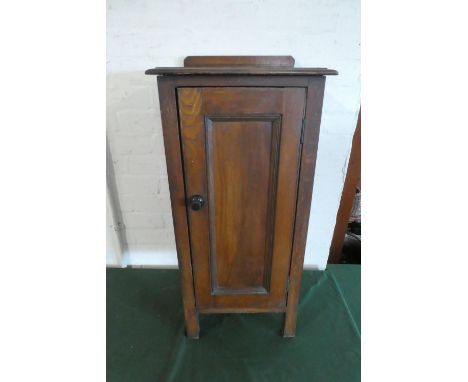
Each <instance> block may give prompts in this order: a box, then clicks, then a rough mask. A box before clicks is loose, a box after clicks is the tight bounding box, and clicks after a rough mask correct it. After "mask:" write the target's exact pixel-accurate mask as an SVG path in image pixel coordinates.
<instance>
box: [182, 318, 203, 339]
mask: <svg viewBox="0 0 468 382" xmlns="http://www.w3.org/2000/svg"><path fill="white" fill-rule="evenodd" d="M199 334H200V325H199V323H198V314H197V313H195V314H192V315H190V317H187V316H186V317H185V335H186V336H187V337H188V338H190V339H194V340H197V339H198V338H199Z"/></svg>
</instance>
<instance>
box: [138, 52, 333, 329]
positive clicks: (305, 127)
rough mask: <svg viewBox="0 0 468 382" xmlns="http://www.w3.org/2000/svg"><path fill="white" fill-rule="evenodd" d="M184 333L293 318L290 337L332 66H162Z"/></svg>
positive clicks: (204, 59) (194, 62)
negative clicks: (213, 320)
mask: <svg viewBox="0 0 468 382" xmlns="http://www.w3.org/2000/svg"><path fill="white" fill-rule="evenodd" d="M146 74H150V75H158V76H159V77H158V87H159V101H160V106H161V119H162V124H163V135H164V145H165V151H166V159H167V170H168V176H169V187H170V194H171V203H172V214H173V220H174V230H175V236H176V245H177V255H178V261H179V269H180V272H181V279H182V280H181V281H182V295H183V304H184V314H185V323H186V334H187V336H188V337H191V338H198V336H199V324H198V313H241V312H248V313H256V312H283V313H285V323H284V332H283V334H284V336H285V337H292V336H294V335H295V330H296V316H297V306H298V299H299V289H300V285H301V275H302V268H303V261H304V250H305V243H306V235H307V226H308V221H309V211H310V201H311V197H312V186H313V179H314V171H315V161H316V154H317V144H318V137H319V127H320V117H321V110H322V101H323V92H324V87H325V76H326V75H336V74H338V73H337V72H336V71H335V70H330V69H325V68H294V58H293V57H291V56H244V57H243V56H224V57H223V56H219V57H211V56H199V57H187V58H186V59H185V61H184V67H181V68H155V69H149V70H147V71H146Z"/></svg>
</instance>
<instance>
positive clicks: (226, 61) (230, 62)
mask: <svg viewBox="0 0 468 382" xmlns="http://www.w3.org/2000/svg"><path fill="white" fill-rule="evenodd" d="M184 66H185V67H200V66H201V67H207V66H230V67H232V66H280V67H288V68H292V67H294V57H292V56H188V57H185V60H184Z"/></svg>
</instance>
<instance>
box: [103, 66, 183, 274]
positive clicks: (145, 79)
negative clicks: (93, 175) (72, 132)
mask: <svg viewBox="0 0 468 382" xmlns="http://www.w3.org/2000/svg"><path fill="white" fill-rule="evenodd" d="M106 88H107V139H108V144H109V151H110V157H111V160H110V161H109V162H110V165H111V166H113V169H111V170H110V171H109V173H112V172H113V173H114V180H115V185H114V187H113V190H112V192H113V194H114V195H113V197H114V198H115V200H117V203H115V205H116V206H117V208H118V209H119V211H117V214H118V215H119V214H120V215H121V217H122V219H123V223H124V226H125V228H124V232H123V236H122V240H123V243H124V245H125V247H126V249H127V250H126V253H125V255H124V261H125V262H126V263H127V264H130V265H131V264H147V265H153V264H154V265H176V264H177V255H176V250H175V239H174V230H173V225H172V215H171V203H170V198H169V185H168V180H167V171H166V162H165V155H164V143H163V136H162V130H161V119H160V112H159V100H158V94H157V86H156V79H155V77H154V76H146V75H145V74H144V71H141V72H119V73H112V72H111V73H108V74H107V83H106Z"/></svg>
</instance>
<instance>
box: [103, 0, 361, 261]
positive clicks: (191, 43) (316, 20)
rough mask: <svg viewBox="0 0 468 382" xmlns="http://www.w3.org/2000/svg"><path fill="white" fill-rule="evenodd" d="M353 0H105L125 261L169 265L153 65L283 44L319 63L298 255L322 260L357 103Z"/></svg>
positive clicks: (111, 127)
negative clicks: (318, 111) (317, 129)
mask: <svg viewBox="0 0 468 382" xmlns="http://www.w3.org/2000/svg"><path fill="white" fill-rule="evenodd" d="M359 25H360V4H359V0H310V1H306V0H303V1H299V0H288V1H284V0H266V1H262V0H236V1H234V0H199V1H195V0H193V1H192V0H172V1H162V0H133V1H124V0H108V1H107V135H108V140H109V146H110V150H111V154H112V158H113V163H114V171H115V176H116V184H117V190H118V199H119V202H120V207H121V210H122V211H121V212H122V216H123V219H124V224H125V226H126V232H125V233H126V237H127V242H128V243H127V244H128V253H127V254H126V260H127V263H129V264H133V265H176V264H177V257H176V251H175V241H174V231H173V227H172V219H171V212H170V199H169V188H168V183H167V172H166V165H165V157H164V146H163V139H162V131H161V120H160V113H159V101H158V94H157V89H156V78H155V77H153V76H145V75H144V71H145V69H148V68H151V67H155V66H180V65H182V61H183V58H184V57H185V56H188V55H210V54H211V55H249V54H250V55H262V54H265V55H276V54H291V55H293V56H294V57H295V58H296V66H322V67H323V66H326V67H329V68H333V69H337V70H338V71H339V72H340V75H339V76H337V77H329V78H328V79H327V86H326V91H325V100H324V110H323V117H322V129H321V134H320V143H319V152H318V158H317V169H316V176H315V186H314V196H313V201H312V210H311V218H310V224H309V236H308V241H307V248H306V258H305V263H306V265H308V266H316V267H318V268H321V269H323V268H324V267H325V265H326V262H327V257H328V250H329V247H330V240H331V237H332V234H333V228H334V224H335V219H336V211H337V209H338V204H339V198H340V195H341V190H342V187H343V181H344V171H345V170H346V161H347V158H348V154H349V150H350V144H351V139H352V134H353V131H354V127H355V124H356V119H357V112H358V109H359V104H360V30H359Z"/></svg>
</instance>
